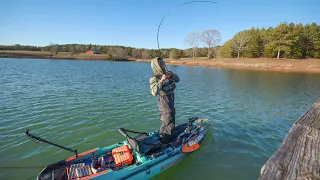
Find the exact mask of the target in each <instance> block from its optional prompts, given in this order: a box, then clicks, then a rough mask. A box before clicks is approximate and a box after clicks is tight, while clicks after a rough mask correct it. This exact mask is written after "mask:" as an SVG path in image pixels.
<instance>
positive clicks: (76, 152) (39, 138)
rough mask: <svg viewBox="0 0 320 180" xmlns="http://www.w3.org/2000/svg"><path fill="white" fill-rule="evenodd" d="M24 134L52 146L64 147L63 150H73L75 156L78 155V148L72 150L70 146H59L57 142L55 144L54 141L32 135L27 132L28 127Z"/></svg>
mask: <svg viewBox="0 0 320 180" xmlns="http://www.w3.org/2000/svg"><path fill="white" fill-rule="evenodd" d="M26 135H27V137H28V138H31V139H35V140H37V141H41V142H44V143H47V144H51V145H53V146H56V147H59V148H61V149H64V150H67V151H70V152H74V153H75V154H76V157H78V150H77V149H76V150H73V149H71V148H67V147H64V146H61V145H59V144H56V143H53V142H49V141H47V140H45V139H42V138H41V137H37V136H34V135H32V134H30V133H29V129H26Z"/></svg>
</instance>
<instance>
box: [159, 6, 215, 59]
mask: <svg viewBox="0 0 320 180" xmlns="http://www.w3.org/2000/svg"><path fill="white" fill-rule="evenodd" d="M191 3H212V4H216V3H218V2H214V1H188V2H184V3H182V4H180V5H178V6H175V7H173V8H172V9H171V10H170V11H168V12H167V14H166V15H164V16H163V18H162V20H161V21H160V24H159V26H158V32H157V43H158V54H159V56H158V57H161V50H160V45H159V32H160V27H161V24H162V22H163V20H164V19H165V18H166V17H167V16H168V15H169V14H170V13H171V12H172V11H173V10H174V9H176V8H178V7H180V6H183V5H186V4H191Z"/></svg>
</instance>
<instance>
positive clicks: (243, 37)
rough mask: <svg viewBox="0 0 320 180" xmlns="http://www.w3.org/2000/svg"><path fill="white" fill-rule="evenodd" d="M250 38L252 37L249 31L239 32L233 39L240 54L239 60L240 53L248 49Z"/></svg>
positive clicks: (234, 45)
mask: <svg viewBox="0 0 320 180" xmlns="http://www.w3.org/2000/svg"><path fill="white" fill-rule="evenodd" d="M250 38H251V36H250V34H249V32H247V31H242V32H239V33H238V34H237V35H235V36H234V37H233V39H232V42H233V47H234V48H235V49H236V51H237V52H238V58H239V57H240V53H241V52H243V51H244V50H245V49H246V45H247V42H248V41H249V40H250Z"/></svg>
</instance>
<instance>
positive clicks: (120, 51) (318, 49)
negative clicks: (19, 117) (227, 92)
mask: <svg viewBox="0 0 320 180" xmlns="http://www.w3.org/2000/svg"><path fill="white" fill-rule="evenodd" d="M220 42H221V33H220V32H219V31H217V30H214V29H212V30H205V31H203V32H202V33H194V32H192V33H189V34H188V35H187V37H186V38H185V43H187V44H188V46H189V47H190V48H188V49H176V48H167V49H160V51H159V50H158V49H146V48H134V47H126V46H110V45H93V44H62V45H59V44H49V45H48V46H43V47H37V46H23V45H19V44H16V45H13V46H3V45H2V46H1V45H0V50H27V51H46V52H50V54H51V56H55V55H57V54H58V53H60V52H69V53H70V55H71V56H73V55H76V54H79V53H85V52H87V51H89V50H97V51H100V52H101V53H102V54H104V56H105V57H106V59H126V58H139V59H150V58H154V57H157V56H161V57H163V58H171V59H179V58H183V57H189V58H195V57H207V58H208V59H210V58H215V57H224V58H236V57H238V58H239V57H246V58H257V57H268V58H294V59H303V58H320V26H319V25H317V24H316V23H312V24H306V25H302V24H294V23H290V24H288V23H286V22H284V23H281V24H280V25H278V26H277V27H275V28H272V27H270V28H268V29H265V28H261V29H259V28H251V29H250V30H244V31H241V32H238V33H237V34H236V35H235V36H233V37H232V39H230V40H228V41H226V42H225V43H224V44H223V45H222V46H220V45H219V43H220Z"/></svg>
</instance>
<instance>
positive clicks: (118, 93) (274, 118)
mask: <svg viewBox="0 0 320 180" xmlns="http://www.w3.org/2000/svg"><path fill="white" fill-rule="evenodd" d="M168 68H169V69H170V70H172V71H173V72H174V73H176V74H178V75H179V76H180V79H181V82H180V83H178V84H177V89H176V91H175V92H176V109H177V116H176V119H177V122H178V123H182V122H185V121H186V119H187V118H188V117H190V116H195V115H197V116H199V117H201V118H207V119H212V120H214V122H215V125H214V127H213V128H212V130H210V131H209V133H208V136H207V138H206V140H205V142H204V144H203V145H201V148H200V149H199V150H198V151H197V152H195V153H194V154H192V155H191V156H189V157H188V158H187V159H185V160H184V161H182V162H181V163H179V164H177V165H176V166H174V167H172V168H170V169H169V170H167V171H165V172H163V173H162V174H160V175H158V176H157V177H155V178H154V179H165V178H168V179H184V180H185V179H197V178H198V179H199V178H200V179H217V180H220V179H221V180H222V179H228V180H229V179H230V180H231V179H232V180H233V179H237V180H250V179H258V178H259V175H260V169H261V167H262V165H263V164H264V163H265V162H266V161H267V160H268V158H269V157H270V156H271V155H272V154H273V153H274V152H275V150H276V149H277V148H278V147H279V145H280V144H281V142H282V141H283V138H284V137H285V135H286V134H287V133H288V131H289V130H290V128H291V126H292V125H293V123H294V122H295V121H296V120H298V119H299V118H300V117H301V116H302V115H303V114H304V113H305V112H306V111H307V110H308V109H309V108H310V106H311V105H312V104H313V103H314V102H315V101H316V100H318V98H319V97H320V91H319V90H320V75H319V74H303V73H281V72H261V71H248V70H232V69H216V68H205V67H187V66H168ZM151 74H152V70H151V68H150V63H142V62H141V63H140V62H106V61H74V60H25V59H24V60H23V59H0V125H1V126H0V138H1V141H0V179H10V180H11V179H19V180H25V179H30V178H31V179H35V176H36V175H37V173H39V172H40V171H41V169H42V167H43V166H45V165H47V164H50V163H53V162H56V161H58V160H61V159H63V158H66V157H69V156H71V155H73V154H72V153H70V152H68V151H64V150H60V149H59V148H56V147H53V146H51V145H47V144H44V143H35V142H33V141H31V140H29V139H27V138H26V137H25V129H27V128H29V129H30V132H31V133H32V134H35V135H38V136H41V137H42V138H44V139H47V140H49V141H53V142H55V143H58V144H62V145H65V146H67V147H71V148H74V149H78V151H80V152H83V151H87V150H90V149H92V148H95V147H104V146H107V145H110V144H113V143H116V142H119V141H121V140H123V139H124V137H123V136H122V135H121V134H120V133H119V132H118V128H120V127H124V128H129V129H131V130H137V131H152V130H156V129H158V128H159V127H160V121H159V112H158V108H157V105H156V97H153V96H151V94H150V92H149V77H150V75H151ZM21 167H26V168H21Z"/></svg>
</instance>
